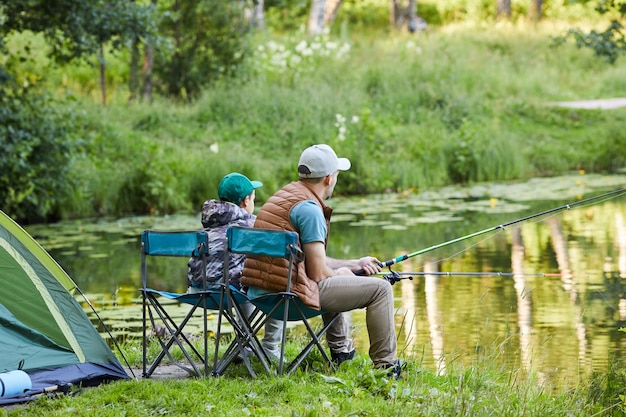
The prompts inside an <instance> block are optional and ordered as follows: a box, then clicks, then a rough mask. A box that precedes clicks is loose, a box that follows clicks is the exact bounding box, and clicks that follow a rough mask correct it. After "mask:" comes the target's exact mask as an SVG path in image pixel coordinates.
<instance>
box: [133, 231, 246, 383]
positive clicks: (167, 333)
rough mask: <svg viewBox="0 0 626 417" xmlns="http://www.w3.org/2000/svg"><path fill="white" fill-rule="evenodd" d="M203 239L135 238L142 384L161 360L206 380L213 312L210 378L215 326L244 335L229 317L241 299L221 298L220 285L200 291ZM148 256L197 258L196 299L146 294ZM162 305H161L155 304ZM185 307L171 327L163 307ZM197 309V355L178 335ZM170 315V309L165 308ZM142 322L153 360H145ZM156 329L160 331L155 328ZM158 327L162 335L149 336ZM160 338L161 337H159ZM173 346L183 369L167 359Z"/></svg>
mask: <svg viewBox="0 0 626 417" xmlns="http://www.w3.org/2000/svg"><path fill="white" fill-rule="evenodd" d="M208 248H209V243H208V234H207V233H206V232H204V231H183V232H163V231H154V230H145V231H143V232H142V234H141V276H142V278H141V279H142V288H141V292H142V294H143V340H142V343H143V376H144V377H146V378H148V377H150V376H151V375H152V373H153V372H154V371H155V369H156V368H157V366H158V365H159V364H160V363H161V361H162V360H163V358H164V357H165V356H167V357H168V358H169V359H170V361H171V362H172V364H174V365H176V366H178V367H180V368H181V369H183V370H185V371H187V372H189V373H190V374H193V375H196V376H202V375H209V356H208V346H207V343H208V341H207V334H208V331H207V310H215V311H218V312H219V316H218V317H219V320H218V325H217V330H216V332H215V333H216V334H215V352H214V354H213V372H212V375H216V370H217V369H218V368H219V367H218V361H219V343H220V338H221V325H222V321H223V319H225V321H226V322H227V323H229V324H231V325H232V326H233V332H234V333H235V335H239V334H246V335H247V334H248V333H249V329H242V327H241V326H240V323H239V322H238V321H237V320H236V317H235V316H234V315H233V311H237V314H239V313H240V309H239V307H238V302H239V301H244V300H245V298H243V299H241V298H238V299H235V298H232V299H229V298H228V294H227V293H226V291H225V290H224V289H225V286H224V285H223V284H222V283H218V285H217V286H211V288H210V289H207V287H206V276H205V274H206V268H205V266H206V257H207V255H208ZM148 256H173V257H185V258H189V257H190V256H197V257H200V258H201V259H202V264H203V266H202V274H203V277H202V278H203V279H202V282H203V289H202V291H200V292H197V293H182V294H179V293H173V292H167V291H158V290H155V289H152V288H148V271H147V257H148ZM161 300H165V301H167V302H161ZM172 302H174V305H180V304H181V303H182V304H188V305H191V309H190V310H189V311H188V312H187V314H186V315H185V316H184V317H183V318H182V320H181V321H180V322H178V323H177V322H176V319H175V318H174V317H173V316H172V314H170V312H168V306H171V305H172ZM198 308H200V309H202V311H203V316H202V318H203V334H202V336H203V351H202V352H199V351H198V349H197V348H196V347H195V346H194V344H193V343H192V342H191V341H190V340H189V337H188V336H187V335H186V334H185V333H184V331H183V330H184V329H185V326H186V325H187V324H188V322H189V320H190V319H191V318H192V317H193V315H194V313H195V312H196V311H197V309H198ZM169 311H171V308H169ZM148 320H149V321H150V325H151V326H152V328H153V335H154V337H156V339H157V340H158V342H159V344H160V346H161V350H160V352H159V353H158V355H157V356H156V358H154V359H153V360H150V358H148V348H147V343H148V335H147V328H148ZM161 323H162V325H161ZM159 325H161V326H162V327H160V330H162V331H158V332H157V331H154V330H156V329H157V328H159ZM161 333H163V334H161ZM173 346H178V347H179V348H180V350H181V351H182V353H183V355H184V356H185V358H186V360H187V364H185V363H182V362H179V361H177V360H175V359H174V357H173V356H172V353H171V349H172V347H173ZM231 350H234V352H235V354H237V353H238V352H239V351H240V347H238V346H237V345H235V347H234V348H231ZM196 360H199V361H200V362H201V363H202V364H203V367H204V369H203V371H204V372H201V369H200V368H199V367H198V365H197V364H196ZM245 363H246V366H247V368H248V371H249V372H250V373H251V374H252V375H253V376H254V375H255V374H254V371H253V370H252V367H251V366H250V363H249V362H248V361H247V360H246V361H245Z"/></svg>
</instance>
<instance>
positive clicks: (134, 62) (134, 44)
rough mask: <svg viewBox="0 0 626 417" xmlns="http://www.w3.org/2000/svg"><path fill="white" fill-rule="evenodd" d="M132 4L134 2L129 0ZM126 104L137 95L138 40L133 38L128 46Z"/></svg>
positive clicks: (135, 37)
mask: <svg viewBox="0 0 626 417" xmlns="http://www.w3.org/2000/svg"><path fill="white" fill-rule="evenodd" d="M130 2H131V3H134V2H135V0H130ZM128 91H129V93H130V94H129V96H128V102H132V101H135V100H136V99H137V96H138V94H139V38H138V37H137V36H133V38H132V40H131V45H130V68H129V69H128Z"/></svg>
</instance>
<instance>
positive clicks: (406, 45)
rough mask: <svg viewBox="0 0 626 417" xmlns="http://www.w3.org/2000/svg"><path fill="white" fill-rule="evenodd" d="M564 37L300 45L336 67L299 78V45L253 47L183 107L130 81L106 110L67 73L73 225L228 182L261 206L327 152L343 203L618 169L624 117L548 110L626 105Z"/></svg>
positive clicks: (515, 28) (612, 79) (197, 197)
mask: <svg viewBox="0 0 626 417" xmlns="http://www.w3.org/2000/svg"><path fill="white" fill-rule="evenodd" d="M560 30H561V29H560V28H555V26H554V25H552V24H545V25H537V26H532V27H531V26H525V25H501V26H496V27H495V28H490V29H489V30H485V29H481V28H478V27H468V26H467V25H466V26H460V25H459V26H448V27H445V28H442V29H441V30H433V31H431V32H427V33H424V34H420V35H415V36H410V35H408V34H394V35H386V36H368V35H361V34H359V35H357V34H352V33H350V32H349V31H348V30H344V31H343V32H342V34H341V35H337V36H333V37H322V38H320V39H317V40H310V39H306V40H307V42H308V45H309V47H312V44H313V43H315V42H317V43H318V48H319V49H318V51H319V50H327V51H331V52H329V54H330V55H329V56H324V55H322V54H317V55H316V54H315V53H313V54H312V55H310V56H304V55H301V56H300V57H299V58H298V59H301V62H300V63H298V61H297V60H295V59H293V56H294V55H297V54H298V45H299V44H300V43H301V42H302V41H303V40H305V38H303V37H297V36H295V37H294V36H291V37H286V36H285V37H276V36H274V37H270V36H268V35H264V36H259V38H258V39H257V43H258V45H259V46H262V47H263V52H264V55H260V54H258V55H256V58H255V60H253V61H252V62H251V65H250V66H251V69H250V72H249V73H248V75H247V76H246V77H245V78H244V79H240V80H234V81H231V82H223V83H221V84H218V85H216V86H215V87H214V88H212V89H211V90H209V91H207V92H206V93H205V94H204V95H203V96H202V97H201V98H200V99H199V100H198V101H196V102H194V103H192V104H189V105H182V104H181V105H176V104H172V103H170V102H167V101H164V100H160V99H157V100H155V102H153V103H150V104H148V103H132V104H129V103H126V102H125V97H126V96H127V95H126V93H125V87H124V85H123V84H120V82H121V81H115V80H122V79H123V77H116V76H115V75H111V76H110V77H109V78H110V80H111V83H112V85H111V86H110V88H109V91H113V92H114V93H113V100H112V101H111V103H110V104H109V105H107V106H106V107H104V106H102V105H100V104H98V103H97V101H96V100H92V99H91V98H90V97H91V96H92V95H93V91H90V90H89V88H91V87H89V83H86V82H85V81H80V80H81V79H83V78H80V77H76V78H74V77H73V76H72V74H73V73H72V71H73V70H72V69H71V68H65V69H64V70H63V77H64V78H63V79H64V80H65V81H64V84H63V83H61V84H58V83H57V84H55V85H65V87H66V88H67V89H68V90H72V91H81V92H82V93H81V94H79V95H76V94H75V95H74V96H73V98H74V100H77V101H78V102H79V104H80V106H81V108H82V111H83V112H84V114H85V120H86V122H85V124H84V130H83V131H82V132H81V133H82V135H83V137H84V138H85V143H86V152H85V154H84V155H83V156H82V157H80V158H77V159H76V163H75V178H76V179H77V181H78V182H79V184H80V185H79V186H77V187H76V188H75V191H74V194H73V195H71V196H69V198H68V202H67V204H65V206H64V210H65V211H64V216H65V217H72V216H79V217H82V216H90V215H94V214H110V215H121V214H126V213H130V212H134V213H138V212H140V213H167V212H173V211H181V210H197V209H198V207H199V206H200V204H201V203H202V201H204V200H205V199H206V198H211V197H214V196H215V194H216V187H217V183H218V181H219V179H220V178H221V177H222V176H223V175H224V174H226V173H227V172H229V171H240V172H243V173H244V174H246V175H248V176H250V177H254V178H257V179H259V180H261V181H263V182H264V183H265V186H264V187H263V188H262V189H260V190H259V193H258V198H259V200H260V201H261V202H262V201H263V200H264V199H265V198H267V197H268V196H269V195H271V194H272V193H273V191H274V190H275V189H277V188H278V187H280V186H281V185H283V184H284V183H286V182H288V181H291V180H293V179H295V164H296V162H297V158H298V155H299V153H300V152H301V151H302V149H303V148H304V147H306V146H308V145H310V144H313V143H319V142H325V143H329V144H330V145H332V146H333V147H334V148H336V150H337V152H338V153H339V154H343V155H345V156H347V157H349V158H351V160H352V162H353V168H352V170H351V171H349V172H346V173H343V174H342V176H341V179H340V181H339V184H338V187H337V192H338V193H342V194H364V193H377V192H382V191H385V190H391V191H403V190H409V189H411V190H418V191H419V190H424V189H428V188H432V187H437V186H441V185H445V184H450V183H455V182H477V181H493V180H513V179H523V178H528V177H531V176H536V175H552V174H558V173H562V172H564V171H568V170H578V169H585V170H587V171H605V170H618V169H621V168H623V167H624V166H625V165H626V157H625V156H624V155H623V152H619V149H624V148H626V132H625V131H624V130H623V128H622V127H621V126H623V125H624V121H625V119H626V110H624V109H617V110H611V111H600V110H575V109H563V108H560V107H556V106H553V105H550V104H549V103H551V102H555V101H564V100H578V99H580V100H584V99H595V98H606V97H616V96H624V95H626V82H624V77H623V76H622V74H623V73H624V65H625V64H624V63H623V62H618V64H617V65H616V66H609V65H607V64H605V63H603V62H602V61H599V60H597V59H596V58H594V57H593V56H592V54H591V53H590V52H588V51H585V50H578V49H576V48H574V47H573V46H572V45H565V46H561V47H559V48H554V47H552V46H551V35H554V34H559V33H562V32H559V31H560ZM331 44H333V45H331ZM346 45H349V46H350V48H349V50H348V52H346V53H343V54H341V55H339V54H338V53H337V52H336V51H337V50H338V49H340V48H342V47H344V46H346ZM331 46H332V48H333V49H331ZM325 48H326V49H325ZM279 53H281V54H284V55H281V56H280V57H278V58H281V59H274V60H273V61H272V59H273V58H277V54H279ZM333 54H334V55H333ZM285 57H286V58H285ZM289 57H291V58H289ZM283 58H284V59H283ZM110 60H111V61H113V62H112V64H111V68H121V67H122V65H121V64H120V62H123V61H116V60H115V58H113V57H111V58H110ZM283 64H284V65H283ZM281 65H283V67H281ZM76 71H78V73H80V74H82V73H83V71H84V69H82V68H81V69H77V70H76ZM120 71H121V70H120ZM56 76H58V74H57V75H56ZM56 76H53V77H52V80H51V81H53V84H54V81H55V78H54V77H56ZM93 76H94V77H96V73H95V70H94V73H93ZM76 83H78V84H76ZM94 88H95V87H94ZM64 91H67V90H64ZM61 94H64V93H61Z"/></svg>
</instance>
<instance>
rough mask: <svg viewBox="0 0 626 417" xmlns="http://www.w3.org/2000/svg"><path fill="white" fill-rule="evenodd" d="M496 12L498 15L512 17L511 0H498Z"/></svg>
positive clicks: (505, 17) (506, 17)
mask: <svg viewBox="0 0 626 417" xmlns="http://www.w3.org/2000/svg"><path fill="white" fill-rule="evenodd" d="M496 12H497V17H499V18H504V19H509V18H510V17H511V0H498V3H497V5H496Z"/></svg>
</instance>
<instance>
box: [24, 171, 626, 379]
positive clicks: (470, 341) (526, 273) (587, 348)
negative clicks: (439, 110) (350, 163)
mask: <svg viewBox="0 0 626 417" xmlns="http://www.w3.org/2000/svg"><path fill="white" fill-rule="evenodd" d="M625 185H626V175H624V174H620V175H606V176H605V175H596V174H592V175H590V174H584V173H578V174H572V175H565V176H561V177H555V178H554V177H553V178H536V179H533V180H530V181H524V182H515V183H485V184H477V185H470V186H465V187H461V186H454V187H443V188H441V189H438V190H424V191H421V192H416V191H414V190H409V191H407V192H404V193H389V194H381V195H368V196H363V197H358V198H339V197H337V198H333V199H331V200H330V201H329V205H331V206H332V207H334V208H335V211H334V214H333V223H332V225H331V238H330V241H329V248H328V250H329V255H330V256H333V257H336V258H356V257H360V256H364V255H368V254H369V255H374V256H377V257H378V258H379V259H380V260H381V261H386V260H388V259H392V258H395V257H398V256H400V255H403V254H410V255H412V254H414V253H416V252H419V254H417V255H412V256H410V257H409V259H407V260H405V261H403V262H399V263H398V264H396V265H394V266H393V267H392V269H393V270H394V271H396V272H402V273H403V275H400V277H401V278H403V279H401V280H400V281H399V282H397V283H395V284H394V287H393V288H394V292H395V295H396V307H397V313H396V330H397V334H398V340H399V348H400V352H399V354H400V356H401V357H403V358H405V359H409V360H415V361H418V362H419V363H420V364H421V366H422V367H423V368H428V369H433V370H435V371H437V372H440V373H445V372H446V368H447V367H449V366H451V365H452V364H454V363H462V364H468V363H472V362H475V361H476V360H477V359H478V358H483V359H484V358H487V359H488V360H490V361H493V362H495V363H497V364H499V365H502V366H503V367H504V369H508V370H511V371H513V372H518V371H529V372H535V373H536V374H537V376H538V378H539V382H540V383H543V384H546V385H550V386H554V387H558V388H566V387H574V386H576V385H577V384H579V383H580V382H581V381H585V380H587V379H588V378H589V377H590V376H591V374H592V373H598V372H599V373H602V372H606V370H607V369H609V366H612V367H621V366H622V364H623V363H624V359H625V358H624V356H625V355H624V352H625V349H624V348H625V347H626V346H625V345H626V337H625V333H624V332H622V331H620V328H622V327H624V326H626V294H625V291H624V280H625V279H626V194H624V193H613V194H611V195H609V196H606V197H604V198H597V197H598V196H601V195H605V194H607V193H609V192H612V191H615V190H618V189H621V188H623V187H624V186H625ZM590 198H593V200H591V201H588V202H584V203H580V202H581V201H583V200H587V199H590ZM568 204H572V206H571V207H569V208H568V207H567V206H566V205H568ZM555 208H558V210H553V209H555ZM551 210H553V211H552V212H550V213H548V214H546V215H542V216H536V217H534V215H535V214H538V213H542V212H546V211H551ZM527 217H532V218H529V219H527V220H524V221H520V222H516V221H517V220H520V219H524V218H527ZM510 223H514V224H511V225H510V226H507V227H504V228H499V227H498V226H499V225H505V224H510ZM199 227H200V216H199V214H198V213H190V214H178V215H174V216H160V217H159V216H138V217H127V218H123V219H90V220H80V221H67V222H60V223H56V224H50V225H33V226H29V227H27V228H26V229H27V230H28V231H29V232H30V233H31V234H32V235H33V236H34V237H35V238H36V239H37V240H38V241H39V243H40V244H41V245H42V246H43V247H44V248H45V249H46V250H48V251H49V252H50V254H51V255H52V256H53V257H54V258H55V259H56V260H57V261H58V263H59V264H60V265H61V266H62V267H63V268H64V269H65V270H66V271H67V272H68V274H69V275H70V276H71V277H72V278H73V279H74V280H75V281H76V283H77V284H78V286H79V287H80V288H81V289H82V291H83V292H84V293H86V295H87V297H88V298H89V300H90V301H91V303H92V304H93V305H94V306H95V308H96V310H97V311H98V314H99V315H100V316H101V317H102V319H103V320H104V322H105V323H106V325H107V327H108V328H109V329H110V330H111V333H112V334H113V336H114V337H116V338H118V339H120V340H122V339H125V338H134V337H141V333H140V332H141V308H140V304H141V299H140V298H139V292H138V288H139V287H140V286H141V274H140V233H141V231H142V230H144V229H160V230H175V229H197V228H199ZM428 248H434V249H432V250H428V251H424V250H425V249H428ZM422 251H424V252H423V253H422ZM155 268H156V269H155V271H157V272H158V274H159V277H161V278H160V280H159V282H157V283H155V285H156V286H159V287H162V288H163V289H169V290H177V291H184V289H185V286H186V278H185V274H186V259H175V260H168V261H163V262H158V263H157V264H156V266H155ZM409 278H411V279H409ZM83 304H86V303H83ZM85 308H86V311H89V309H88V306H87V305H85ZM88 314H90V317H92V319H93V320H94V323H95V322H96V318H95V315H94V314H93V313H91V312H89V313H88ZM351 318H352V323H353V327H354V337H355V343H356V346H357V349H358V351H359V352H360V353H361V354H367V348H368V338H367V332H366V328H365V313H364V311H354V312H352V313H351ZM196 325H197V326H198V327H197V328H199V324H197V323H196ZM100 329H101V330H102V331H103V330H104V329H103V328H102V326H100ZM103 336H104V337H107V338H108V337H109V336H108V334H106V333H104V332H103Z"/></svg>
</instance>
